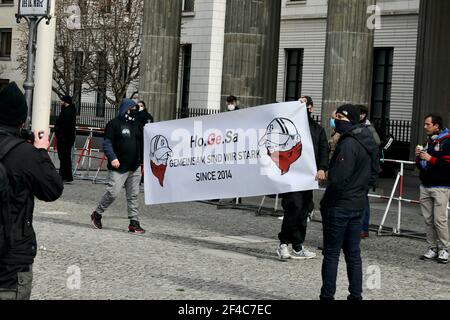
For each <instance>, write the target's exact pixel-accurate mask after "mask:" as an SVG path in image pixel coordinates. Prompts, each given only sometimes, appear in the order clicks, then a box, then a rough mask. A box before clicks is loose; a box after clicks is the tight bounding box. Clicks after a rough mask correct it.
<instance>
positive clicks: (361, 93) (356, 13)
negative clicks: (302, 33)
mask: <svg viewBox="0 0 450 320" xmlns="http://www.w3.org/2000/svg"><path fill="white" fill-rule="evenodd" d="M374 4H375V0H328V19H327V20H328V24H327V38H326V49H325V70H324V82H323V105H322V125H323V126H324V127H326V128H329V121H328V120H329V119H330V116H331V113H332V111H334V110H336V109H337V108H338V107H339V106H340V105H342V104H346V103H352V104H363V105H367V106H370V101H371V91H372V73H373V40H374V25H373V24H371V23H370V21H371V18H372V17H371V15H372V14H373V13H372V12H373V11H372V10H370V6H373V5H374ZM368 12H369V13H368Z"/></svg>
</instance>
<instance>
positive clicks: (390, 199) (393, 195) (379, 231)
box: [378, 173, 400, 236]
mask: <svg viewBox="0 0 450 320" xmlns="http://www.w3.org/2000/svg"><path fill="white" fill-rule="evenodd" d="M399 181H400V173H399V174H398V175H397V179H396V180H395V184H394V188H393V189H392V193H391V196H390V197H389V202H388V205H387V208H386V211H385V212H384V215H383V219H382V220H381V224H380V227H379V229H378V235H379V236H381V232H382V230H383V226H384V222H385V221H386V218H387V215H388V213H389V209H390V208H391V203H392V200H393V199H394V197H395V190H397V186H398V182H399Z"/></svg>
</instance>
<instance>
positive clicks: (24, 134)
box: [19, 129, 44, 144]
mask: <svg viewBox="0 0 450 320" xmlns="http://www.w3.org/2000/svg"><path fill="white" fill-rule="evenodd" d="M38 134H39V138H42V137H43V136H44V132H43V131H39V133H38ZM19 137H20V138H22V139H24V140H26V141H27V142H29V143H31V144H33V143H34V132H33V131H32V130H30V129H20V133H19Z"/></svg>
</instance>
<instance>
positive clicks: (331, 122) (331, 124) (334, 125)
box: [330, 119, 336, 129]
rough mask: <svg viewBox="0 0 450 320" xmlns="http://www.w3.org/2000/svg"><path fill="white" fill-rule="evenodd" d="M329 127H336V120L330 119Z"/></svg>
mask: <svg viewBox="0 0 450 320" xmlns="http://www.w3.org/2000/svg"><path fill="white" fill-rule="evenodd" d="M330 127H331V129H336V122H335V121H334V119H330Z"/></svg>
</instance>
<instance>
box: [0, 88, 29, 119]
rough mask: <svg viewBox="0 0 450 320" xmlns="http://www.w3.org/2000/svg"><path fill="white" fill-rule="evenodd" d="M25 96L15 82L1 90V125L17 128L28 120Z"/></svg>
mask: <svg viewBox="0 0 450 320" xmlns="http://www.w3.org/2000/svg"><path fill="white" fill-rule="evenodd" d="M27 112H28V107H27V101H26V100H25V96H24V94H23V93H22V91H20V89H19V87H18V86H17V84H16V83H15V82H11V83H10V84H8V85H7V86H6V87H4V88H3V89H2V90H0V124H3V125H6V126H10V127H17V126H19V125H21V124H23V123H25V121H26V120H27V116H28V114H27Z"/></svg>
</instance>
